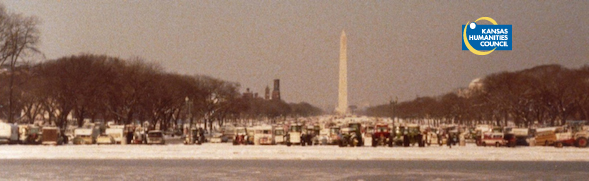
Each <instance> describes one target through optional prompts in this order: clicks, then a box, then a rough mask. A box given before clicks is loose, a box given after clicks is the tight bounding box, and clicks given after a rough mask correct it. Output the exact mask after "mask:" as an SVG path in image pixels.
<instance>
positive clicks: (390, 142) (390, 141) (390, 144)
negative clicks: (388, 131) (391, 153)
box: [388, 139, 393, 147]
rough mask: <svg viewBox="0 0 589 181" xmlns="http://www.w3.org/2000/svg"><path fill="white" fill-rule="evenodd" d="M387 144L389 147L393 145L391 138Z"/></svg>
mask: <svg viewBox="0 0 589 181" xmlns="http://www.w3.org/2000/svg"><path fill="white" fill-rule="evenodd" d="M388 145H389V147H393V140H392V139H389V141H388Z"/></svg>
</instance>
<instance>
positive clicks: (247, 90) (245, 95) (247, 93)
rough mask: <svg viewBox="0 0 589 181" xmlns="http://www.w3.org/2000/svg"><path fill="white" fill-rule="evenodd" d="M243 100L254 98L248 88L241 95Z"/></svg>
mask: <svg viewBox="0 0 589 181" xmlns="http://www.w3.org/2000/svg"><path fill="white" fill-rule="evenodd" d="M243 98H244V99H253V98H254V93H252V92H251V91H250V88H247V89H245V92H244V93H243Z"/></svg>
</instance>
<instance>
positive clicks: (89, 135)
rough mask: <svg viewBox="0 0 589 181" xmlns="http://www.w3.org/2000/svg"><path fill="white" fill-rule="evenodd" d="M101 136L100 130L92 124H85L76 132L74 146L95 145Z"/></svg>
mask: <svg viewBox="0 0 589 181" xmlns="http://www.w3.org/2000/svg"><path fill="white" fill-rule="evenodd" d="M99 134H100V128H99V127H98V126H96V125H94V124H92V123H88V124H85V125H84V126H82V127H81V128H76V129H75V130H74V144H77V145H84V144H95V143H96V138H97V137H98V135H99Z"/></svg>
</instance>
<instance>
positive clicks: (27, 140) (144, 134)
mask: <svg viewBox="0 0 589 181" xmlns="http://www.w3.org/2000/svg"><path fill="white" fill-rule="evenodd" d="M145 128H146V127H142V126H133V125H127V126H125V125H114V124H107V125H104V126H103V125H101V124H95V123H85V124H84V125H83V126H82V127H79V128H74V127H70V128H68V129H65V130H61V129H59V128H57V127H55V126H40V125H37V124H24V125H16V124H9V123H4V122H0V144H26V145H41V144H42V145H62V144H68V143H70V142H71V143H72V144H75V145H87V144H98V145H101V144H161V145H163V144H165V139H164V135H163V133H162V131H160V130H147V129H145Z"/></svg>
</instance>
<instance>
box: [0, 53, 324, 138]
mask: <svg viewBox="0 0 589 181" xmlns="http://www.w3.org/2000/svg"><path fill="white" fill-rule="evenodd" d="M9 74H10V75H13V76H14V77H15V79H14V80H15V82H16V84H15V86H14V92H15V93H17V94H15V96H14V101H13V102H12V103H10V102H8V101H7V100H6V99H2V98H4V97H2V98H0V105H6V104H12V107H14V109H13V110H17V111H12V112H10V110H6V109H2V108H0V112H3V113H5V115H6V113H8V114H9V115H13V117H18V116H20V115H22V117H21V118H20V119H19V120H20V121H22V122H32V121H34V120H40V119H43V120H46V121H48V122H51V123H54V124H55V125H57V126H60V127H65V126H66V124H67V123H68V115H69V116H71V117H73V118H74V119H75V120H76V124H77V125H78V126H81V125H82V124H83V123H84V120H85V119H86V120H92V121H94V120H104V121H115V122H116V123H119V124H130V123H133V122H137V121H139V122H143V121H149V122H150V123H151V125H156V124H159V125H161V129H166V128H168V127H170V126H172V125H177V124H182V122H179V120H182V121H186V122H185V123H187V122H188V121H190V122H191V123H195V122H192V121H198V122H200V123H204V124H205V126H207V125H208V127H207V128H209V129H211V126H212V125H213V123H217V124H219V125H223V124H224V123H225V122H226V121H236V120H240V119H258V120H260V119H261V118H271V119H272V118H277V117H285V116H294V115H302V116H309V115H317V114H320V113H321V111H320V110H319V109H317V108H315V107H313V106H311V105H309V104H306V103H300V104H287V103H285V102H284V101H282V100H264V99H261V98H249V97H245V96H242V95H241V94H240V93H239V84H238V83H233V82H227V81H223V80H219V79H215V78H212V77H208V76H203V75H196V76H187V75H180V74H176V73H168V72H165V71H163V70H162V68H160V67H159V66H158V65H156V64H151V63H146V62H144V61H142V60H141V59H138V58H136V59H132V60H123V59H120V58H116V57H108V56H105V55H89V54H84V55H77V56H70V57H63V58H59V59H57V60H50V61H45V62H42V63H38V64H34V65H27V64H24V65H21V66H18V67H17V69H15V70H14V71H9ZM4 75H8V74H4ZM7 80H9V78H8V76H0V84H4V83H5V82H6V81H7ZM1 91H2V93H6V92H7V90H5V89H1ZM10 113H12V114H10Z"/></svg>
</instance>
